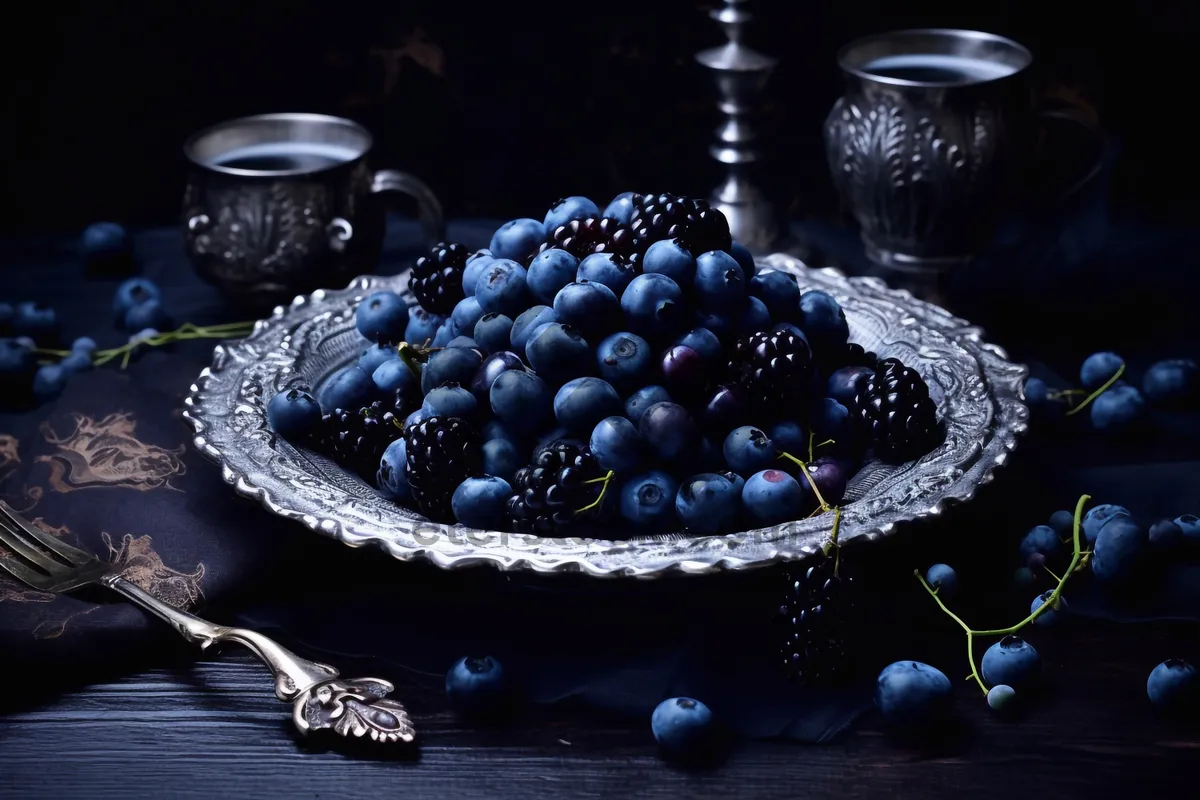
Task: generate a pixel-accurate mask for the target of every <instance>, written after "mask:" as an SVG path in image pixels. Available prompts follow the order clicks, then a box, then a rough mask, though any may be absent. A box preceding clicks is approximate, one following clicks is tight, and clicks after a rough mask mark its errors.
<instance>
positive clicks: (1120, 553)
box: [1092, 517, 1148, 584]
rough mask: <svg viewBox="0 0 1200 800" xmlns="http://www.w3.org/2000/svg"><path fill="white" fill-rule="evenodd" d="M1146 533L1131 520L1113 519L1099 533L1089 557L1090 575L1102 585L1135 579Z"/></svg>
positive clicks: (1140, 564) (1146, 538) (1126, 518)
mask: <svg viewBox="0 0 1200 800" xmlns="http://www.w3.org/2000/svg"><path fill="white" fill-rule="evenodd" d="M1146 534H1147V532H1146V529H1145V528H1143V527H1142V526H1141V525H1138V524H1137V523H1136V522H1134V521H1133V519H1132V518H1131V517H1116V518H1114V519H1111V520H1109V522H1108V523H1107V524H1106V525H1105V526H1104V527H1103V528H1101V529H1100V533H1099V535H1098V536H1097V537H1096V544H1095V545H1094V546H1093V548H1092V549H1093V553H1092V574H1093V575H1095V576H1096V578H1097V579H1098V580H1100V581H1102V582H1104V583H1109V584H1115V583H1121V582H1127V581H1130V580H1132V579H1133V578H1134V577H1136V576H1137V573H1138V571H1139V569H1140V567H1141V566H1142V560H1143V557H1144V556H1145V552H1146V548H1147V545H1148V537H1147V535H1146Z"/></svg>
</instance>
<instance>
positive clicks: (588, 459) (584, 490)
mask: <svg viewBox="0 0 1200 800" xmlns="http://www.w3.org/2000/svg"><path fill="white" fill-rule="evenodd" d="M603 477H604V471H603V470H602V469H600V464H599V463H597V461H596V457H595V456H593V455H592V453H591V451H590V450H588V449H587V448H586V447H580V446H578V445H574V444H570V443H569V442H553V443H552V444H548V445H546V446H545V447H542V448H541V449H539V450H538V451H537V452H536V453H534V455H533V463H531V464H529V465H528V466H524V467H521V468H520V469H519V470H517V474H516V475H515V476H514V477H513V482H512V487H513V492H514V493H513V496H512V497H510V498H509V500H508V519H509V523H510V524H511V527H512V529H513V530H514V531H519V532H521V533H535V534H539V535H542V536H548V535H554V534H556V533H562V532H564V531H567V530H569V529H571V528H572V527H574V526H575V525H576V524H577V523H579V522H581V521H582V519H583V518H585V517H587V516H591V515H592V514H591V512H588V513H583V514H581V513H580V509H583V508H586V507H587V506H589V505H591V504H592V503H593V502H595V501H596V498H597V497H598V496H599V494H600V491H601V489H602V484H600V483H588V481H594V480H597V479H599V478H603Z"/></svg>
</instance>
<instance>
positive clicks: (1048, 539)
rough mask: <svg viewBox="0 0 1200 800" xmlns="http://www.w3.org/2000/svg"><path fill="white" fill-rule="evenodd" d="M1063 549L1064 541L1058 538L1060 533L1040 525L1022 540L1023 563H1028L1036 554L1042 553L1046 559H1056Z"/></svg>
mask: <svg viewBox="0 0 1200 800" xmlns="http://www.w3.org/2000/svg"><path fill="white" fill-rule="evenodd" d="M1061 549H1062V539H1060V538H1059V537H1058V533H1057V532H1056V531H1055V530H1054V529H1053V528H1051V527H1050V526H1049V525H1038V526H1036V527H1034V528H1032V529H1031V530H1030V531H1029V533H1027V534H1025V537H1024V538H1023V539H1021V545H1020V548H1019V552H1020V554H1021V561H1022V562H1027V561H1029V558H1030V556H1032V555H1033V554H1034V553H1041V554H1042V555H1043V556H1045V557H1046V558H1054V557H1055V556H1056V555H1058V551H1059V550H1061Z"/></svg>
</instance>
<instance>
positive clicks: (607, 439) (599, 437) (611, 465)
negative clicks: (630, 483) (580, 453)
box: [588, 416, 643, 474]
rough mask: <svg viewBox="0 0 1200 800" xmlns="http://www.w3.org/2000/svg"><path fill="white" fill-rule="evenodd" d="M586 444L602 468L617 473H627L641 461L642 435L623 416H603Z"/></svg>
mask: <svg viewBox="0 0 1200 800" xmlns="http://www.w3.org/2000/svg"><path fill="white" fill-rule="evenodd" d="M588 446H589V447H590V448H591V451H592V455H593V456H595V457H596V461H597V462H598V463H599V464H600V466H601V467H602V468H603V469H606V470H609V469H611V470H612V471H613V472H616V473H617V474H624V473H627V472H629V471H631V470H633V469H635V468H637V466H638V465H639V464H641V463H642V455H643V453H642V451H643V444H642V436H641V434H639V433H638V429H637V427H636V426H635V425H634V424H633V423H632V422H630V421H629V420H627V419H626V418H625V417H619V416H612V417H605V418H604V419H602V420H600V421H599V422H598V423H596V427H595V428H593V429H592V436H591V439H590V440H589V441H588Z"/></svg>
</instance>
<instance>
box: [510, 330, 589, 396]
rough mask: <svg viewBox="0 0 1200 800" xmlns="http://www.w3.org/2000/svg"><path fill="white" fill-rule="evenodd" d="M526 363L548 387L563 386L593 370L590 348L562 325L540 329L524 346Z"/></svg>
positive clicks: (576, 331)
mask: <svg viewBox="0 0 1200 800" xmlns="http://www.w3.org/2000/svg"><path fill="white" fill-rule="evenodd" d="M525 360H526V361H528V362H529V366H531V367H533V369H534V370H535V371H536V372H537V374H538V375H540V376H541V377H542V378H543V379H544V380H545V381H546V382H547V383H550V384H553V385H555V386H560V385H562V384H563V383H566V382H567V381H569V380H570V379H572V378H578V377H581V376H583V375H587V374H589V373H590V372H592V371H593V369H594V362H593V356H592V351H591V348H590V347H588V343H587V340H586V339H584V338H583V336H581V335H580V334H579V331H578V330H576V329H575V328H574V327H572V326H570V325H564V324H562V323H561V322H552V323H550V324H549V325H544V326H542V327H541V328H539V329H538V330H537V331H536V332H535V333H534V335H533V336H532V337H530V339H529V344H528V345H526V346H525Z"/></svg>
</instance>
